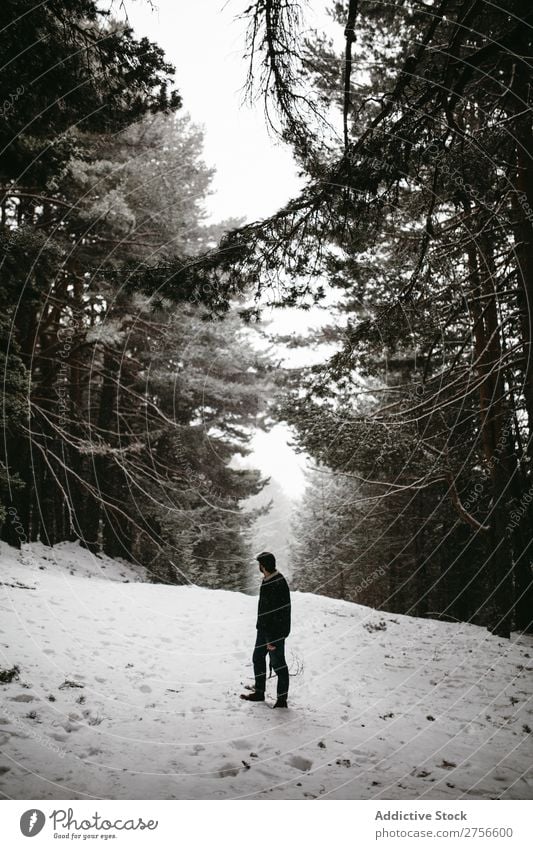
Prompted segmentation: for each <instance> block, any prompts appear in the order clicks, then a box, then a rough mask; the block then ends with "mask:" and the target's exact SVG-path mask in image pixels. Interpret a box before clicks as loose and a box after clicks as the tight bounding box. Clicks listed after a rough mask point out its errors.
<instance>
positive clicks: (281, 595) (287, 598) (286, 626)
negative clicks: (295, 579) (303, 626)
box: [256, 572, 291, 643]
mask: <svg viewBox="0 0 533 849" xmlns="http://www.w3.org/2000/svg"><path fill="white" fill-rule="evenodd" d="M256 627H257V630H258V631H261V633H262V634H263V636H264V638H265V642H266V643H274V642H275V641H276V640H283V639H285V637H288V636H289V633H290V630H291V595H290V592H289V586H288V584H287V581H286V580H285V578H284V577H283V575H282V574H281V572H275V573H274V575H272V577H271V578H267V579H266V580H263V582H262V583H261V589H260V590H259V607H258V611H257V626H256Z"/></svg>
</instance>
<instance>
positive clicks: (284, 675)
mask: <svg viewBox="0 0 533 849" xmlns="http://www.w3.org/2000/svg"><path fill="white" fill-rule="evenodd" d="M271 645H273V646H276V648H275V649H274V651H271V652H269V651H268V649H267V640H266V637H265V635H264V634H263V632H262V631H258V632H257V640H256V641H255V648H254V653H253V657H252V662H253V665H254V675H255V691H256V693H264V692H265V685H266V656H267V654H270V662H271V663H272V669H273V670H274V672H275V673H276V675H277V676H278V699H286V698H287V693H288V692H289V670H288V668H287V663H286V661H285V640H272V642H271Z"/></svg>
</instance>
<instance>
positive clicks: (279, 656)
mask: <svg viewBox="0 0 533 849" xmlns="http://www.w3.org/2000/svg"><path fill="white" fill-rule="evenodd" d="M256 559H257V561H258V563H259V571H260V572H262V574H263V580H262V582H261V589H260V591H259V606H258V611H257V625H256V628H257V639H256V641H255V648H254V653H253V657H252V662H253V665H254V675H255V690H254V691H253V692H252V693H246V694H244V693H243V695H242V696H241V699H245V700H246V701H247V702H264V701H265V684H266V656H267V652H268V653H269V655H270V663H271V666H272V669H273V670H274V671H275V673H276V675H277V676H278V697H277V701H276V704H275V705H274V707H275V708H286V707H287V694H288V692H289V670H288V668H287V664H286V662H285V638H286V637H288V636H289V633H290V630H291V596H290V592H289V587H288V584H287V581H286V580H285V578H284V577H283V575H282V574H281V572H278V571H277V570H276V558H275V557H274V555H273V554H271V553H270V552H269V551H263V552H262V553H261V554H258V555H257V558H256Z"/></svg>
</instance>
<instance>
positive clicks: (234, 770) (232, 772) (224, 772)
mask: <svg viewBox="0 0 533 849" xmlns="http://www.w3.org/2000/svg"><path fill="white" fill-rule="evenodd" d="M241 769H242V767H240V766H234V765H233V764H228V765H227V766H223V767H221V768H220V769H219V770H218V772H217V776H218V778H228V777H229V776H233V777H234V776H236V775H238V774H239V772H240V771H241Z"/></svg>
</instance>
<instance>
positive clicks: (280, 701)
mask: <svg viewBox="0 0 533 849" xmlns="http://www.w3.org/2000/svg"><path fill="white" fill-rule="evenodd" d="M273 707H275V708H277V707H281V708H286V707H289V706H288V704H287V697H286V696H278V698H277V701H276V704H275V705H273Z"/></svg>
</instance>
